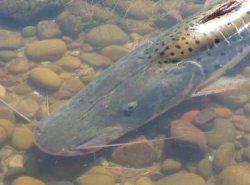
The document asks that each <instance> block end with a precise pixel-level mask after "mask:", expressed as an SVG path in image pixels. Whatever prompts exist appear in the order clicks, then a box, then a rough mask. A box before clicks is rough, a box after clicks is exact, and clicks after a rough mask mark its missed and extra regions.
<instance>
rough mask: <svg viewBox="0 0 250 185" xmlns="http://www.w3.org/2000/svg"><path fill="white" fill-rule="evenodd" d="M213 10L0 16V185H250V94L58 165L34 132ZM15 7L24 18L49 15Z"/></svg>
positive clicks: (204, 104)
mask: <svg viewBox="0 0 250 185" xmlns="http://www.w3.org/2000/svg"><path fill="white" fill-rule="evenodd" d="M6 2H7V1H6ZM12 2H14V0H13V1H12ZM27 2H29V1H27ZM34 2H35V1H34ZM37 2H39V1H37ZM47 2H49V1H47ZM214 2H215V1H214ZM214 2H212V3H214ZM218 2H219V1H218ZM41 3H42V2H41ZM210 3H211V1H206V2H205V0H188V1H187V0H186V1H184V0H177V1H172V0H159V1H157V0H136V1H134V0H126V1H119V0H118V1H117V0H89V1H87V0H86V1H84V0H71V1H63V2H60V1H58V6H54V5H53V6H51V7H46V6H45V8H44V9H41V10H40V9H39V8H37V9H38V10H37V12H36V11H35V12H33V11H30V12H29V13H33V14H32V15H29V14H27V16H32V17H34V19H33V18H31V17H28V18H27V17H25V13H23V14H20V15H19V16H17V17H14V16H12V14H11V13H9V15H8V14H7V13H8V12H7V13H6V11H3V10H1V9H0V15H1V17H0V20H2V22H1V28H0V40H1V41H2V43H0V85H1V86H0V96H1V99H0V100H1V104H2V105H1V107H0V143H1V148H0V159H1V163H0V172H1V173H0V174H1V176H0V177H1V181H2V184H13V185H24V184H30V185H33V184H34V185H36V183H38V182H35V179H39V180H41V181H42V182H40V183H44V184H46V185H52V184H57V183H58V184H60V185H66V184H68V185H70V184H77V185H85V184H86V185H90V184H93V185H94V184H95V185H114V184H117V185H118V184H121V185H134V184H135V185H150V184H156V185H161V184H164V185H168V184H178V185H183V184H185V183H188V184H189V183H190V184H192V185H196V184H197V185H202V184H211V185H213V184H214V185H232V184H233V185H249V183H250V175H249V174H250V170H249V161H250V134H249V133H250V117H249V116H250V114H249V113H250V90H249V84H246V85H245V86H244V88H243V86H240V87H239V88H237V89H236V90H233V91H229V92H225V93H219V94H212V95H208V96H201V97H196V98H192V99H189V100H187V101H185V102H183V103H181V104H180V105H178V106H176V107H174V108H173V109H171V110H170V111H168V112H166V113H164V114H163V115H161V116H160V117H158V118H156V119H154V120H153V121H151V122H150V123H148V124H146V125H145V126H143V127H141V128H139V129H136V130H135V131H133V132H131V133H129V134H127V135H125V136H123V137H122V138H120V139H118V140H117V141H115V142H114V143H112V144H110V145H109V144H108V143H107V145H106V146H102V148H103V149H102V150H100V151H98V152H95V153H92V154H89V155H86V156H79V157H57V156H50V155H47V154H45V153H43V152H42V151H40V150H39V149H37V148H36V146H35V145H34V141H33V136H32V131H31V130H32V129H34V128H36V127H37V126H38V125H39V121H40V120H43V119H45V118H46V117H47V116H48V115H49V114H51V113H53V112H54V111H56V110H58V109H59V108H60V107H61V106H63V104H64V103H65V102H67V101H68V100H69V99H70V98H71V97H72V96H74V95H75V94H76V93H77V92H78V91H80V90H81V89H83V88H85V87H86V85H87V84H88V83H89V82H90V81H91V80H93V79H94V78H96V77H97V76H98V75H102V72H103V70H105V69H106V68H108V67H109V66H110V65H112V64H113V63H115V62H116V61H117V60H119V59H120V58H121V57H123V56H124V55H126V54H127V53H129V52H130V51H132V50H134V49H135V48H137V47H139V46H140V45H142V44H143V43H151V42H152V40H154V38H155V36H157V35H159V34H160V33H162V32H163V31H164V30H167V29H169V28H171V27H172V26H174V25H175V24H177V23H178V22H180V21H182V20H183V19H185V18H187V17H189V16H191V15H193V14H195V13H196V12H198V11H201V10H204V9H207V8H209V6H210ZM212 3H211V4H212ZM216 3H217V1H216ZM0 5H1V6H3V5H4V1H3V4H0ZM6 6H7V5H6ZM17 6H20V7H19V8H18V9H19V10H20V12H22V11H21V10H23V11H24V12H25V11H28V9H29V8H30V7H32V10H33V8H34V7H41V6H43V5H42V4H39V3H38V5H36V4H35V3H34V4H32V6H31V4H30V6H27V4H25V3H24V4H20V5H17ZM58 7H60V8H58ZM46 8H47V10H46ZM13 9H15V8H13ZM34 9H35V8H34ZM44 10H45V11H44ZM1 11H3V12H4V13H1ZM56 11H58V12H60V13H57V14H56V15H54V13H51V12H56ZM48 12H50V13H51V14H50V13H48ZM45 14H46V15H45ZM22 16H23V17H22ZM48 17H49V18H48ZM55 39H56V40H55ZM38 41H39V42H38ZM225 52H227V51H225ZM249 62H250V57H247V58H245V59H244V61H243V62H241V63H240V64H239V65H237V67H235V68H234V69H232V70H231V71H230V72H229V76H237V77H239V79H241V77H244V78H249V76H250V64H249ZM239 81H240V80H239ZM225 88H227V87H225ZM69 124H70V123H69ZM96 147H100V146H96ZM231 165H232V166H231ZM228 166H231V168H232V169H229V168H228ZM242 166H243V167H242ZM230 170H231V171H233V172H231V171H230ZM194 174H195V175H194ZM25 176H28V179H27V177H25ZM231 176H232V179H236V180H235V181H233V180H232V179H230V178H229V177H231ZM29 178H32V179H29ZM33 178H34V179H33ZM180 179H188V180H190V179H191V180H190V182H189V181H188V182H181V181H180ZM104 182H105V183H104ZM235 183H237V184H235ZM38 184H39V183H38Z"/></svg>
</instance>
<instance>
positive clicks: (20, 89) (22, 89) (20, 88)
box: [12, 82, 32, 95]
mask: <svg viewBox="0 0 250 185" xmlns="http://www.w3.org/2000/svg"><path fill="white" fill-rule="evenodd" d="M12 90H13V92H15V93H16V94H19V95H25V94H28V93H31V92H32V88H31V87H30V86H29V85H28V84H27V82H21V83H18V84H17V85H16V86H14V87H13V88H12Z"/></svg>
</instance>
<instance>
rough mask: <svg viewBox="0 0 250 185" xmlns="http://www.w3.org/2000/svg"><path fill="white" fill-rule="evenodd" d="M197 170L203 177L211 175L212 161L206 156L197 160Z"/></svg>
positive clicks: (206, 177)
mask: <svg viewBox="0 0 250 185" xmlns="http://www.w3.org/2000/svg"><path fill="white" fill-rule="evenodd" d="M197 172H198V174H199V175H200V176H202V177H203V178H204V179H208V178H209V177H211V176H212V175H213V165H212V161H211V160H209V158H208V157H206V158H204V159H202V160H200V161H199V163H198V166H197Z"/></svg>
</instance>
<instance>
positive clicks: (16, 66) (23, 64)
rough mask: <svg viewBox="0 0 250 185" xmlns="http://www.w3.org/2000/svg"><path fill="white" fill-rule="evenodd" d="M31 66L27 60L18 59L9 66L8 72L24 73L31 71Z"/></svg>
mask: <svg viewBox="0 0 250 185" xmlns="http://www.w3.org/2000/svg"><path fill="white" fill-rule="evenodd" d="M30 67H31V64H30V63H29V62H28V61H27V60H25V59H17V60H14V61H12V62H10V63H8V64H7V70H8V72H9V73H12V74H19V73H24V72H26V71H28V70H29V68H30Z"/></svg>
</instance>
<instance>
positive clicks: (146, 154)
mask: <svg viewBox="0 0 250 185" xmlns="http://www.w3.org/2000/svg"><path fill="white" fill-rule="evenodd" d="M131 142H135V144H128V145H126V144H125V145H122V146H119V147H118V148H116V149H115V150H114V151H113V153H112V155H111V159H112V160H113V161H115V162H117V163H119V164H127V165H132V166H135V167H141V166H145V165H147V164H150V163H152V162H154V161H155V160H157V159H158V156H159V153H158V152H157V151H156V149H155V148H154V147H153V145H152V143H151V142H150V141H148V140H147V139H146V138H145V137H144V136H140V137H139V138H137V139H136V140H133V141H131Z"/></svg>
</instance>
